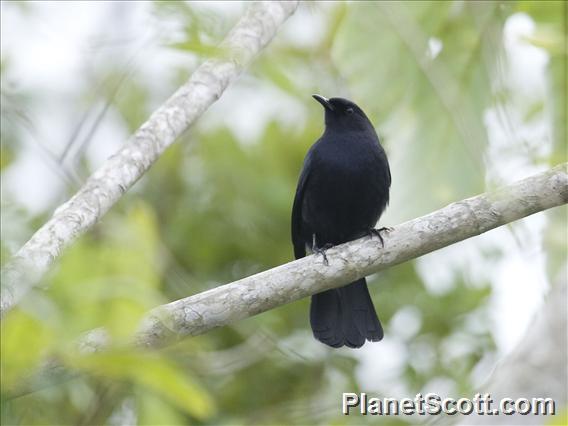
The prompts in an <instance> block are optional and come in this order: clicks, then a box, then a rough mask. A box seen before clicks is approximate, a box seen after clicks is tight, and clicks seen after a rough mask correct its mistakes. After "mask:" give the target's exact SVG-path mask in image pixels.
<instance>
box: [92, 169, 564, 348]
mask: <svg viewBox="0 0 568 426" xmlns="http://www.w3.org/2000/svg"><path fill="white" fill-rule="evenodd" d="M567 168H568V163H564V164H561V165H559V166H556V167H554V168H553V169H551V170H548V171H546V172H542V173H539V174H536V175H534V176H531V177H529V178H526V179H523V180H520V181H518V182H516V183H513V184H511V185H509V186H505V187H503V188H501V189H498V190H496V191H492V192H488V193H485V194H481V195H478V196H476V197H472V198H468V199H466V200H462V201H458V202H455V203H453V204H450V205H449V206H447V207H444V208H442V209H440V210H438V211H435V212H433V213H430V214H428V215H426V216H423V217H419V218H417V219H414V220H411V221H408V222H405V223H403V224H401V225H399V226H397V227H395V229H394V230H393V231H392V232H391V233H389V234H388V235H385V237H384V240H385V241H384V244H385V246H384V248H383V247H381V245H380V243H379V242H378V239H376V238H371V239H370V238H368V237H367V238H362V239H359V240H356V241H353V242H350V243H347V244H342V245H340V246H337V247H335V248H332V249H330V250H329V251H328V252H327V257H328V259H329V265H324V263H323V261H322V258H321V256H318V255H316V256H308V257H305V258H303V259H300V260H296V261H294V262H290V263H286V264H284V265H281V266H278V267H276V268H273V269H270V270H268V271H264V272H261V273H258V274H256V275H252V276H250V277H247V278H243V279H241V280H239V281H235V282H233V283H230V284H226V285H223V286H220V287H217V288H214V289H211V290H208V291H205V292H203V293H199V294H196V295H194V296H190V297H187V298H184V299H180V300H177V301H175V302H172V303H169V304H167V305H163V306H161V307H158V308H156V309H154V310H152V311H151V312H150V313H149V315H148V316H147V317H146V318H145V320H144V322H143V324H142V326H141V328H140V329H139V331H138V333H137V334H136V336H135V338H136V343H137V344H139V345H142V346H148V347H159V346H163V345H165V344H167V343H169V342H171V341H173V340H176V339H179V338H181V337H184V336H195V335H198V334H202V333H205V332H207V331H208V330H211V329H212V328H215V327H220V326H223V325H227V324H231V323H233V322H235V321H238V320H240V319H243V318H247V317H251V316H253V315H256V314H259V313H261V312H265V311H268V310H270V309H274V308H276V307H278V306H282V305H284V304H286V303H290V302H293V301H295V300H298V299H301V298H303V297H307V296H310V295H312V294H315V293H319V292H321V291H323V290H327V289H330V288H333V287H339V286H342V285H344V284H346V283H348V282H351V281H354V280H356V279H358V278H361V277H364V276H367V275H370V274H373V273H376V272H378V271H381V270H384V269H387V268H389V267H391V266H393V265H397V264H399V263H402V262H405V261H407V260H410V259H414V258H416V257H419V256H422V255H424V254H426V253H430V252H432V251H434V250H438V249H440V248H443V247H446V246H449V245H451V244H454V243H457V242H459V241H462V240H465V239H467V238H471V237H474V236H476V235H479V234H482V233H484V232H487V231H489V230H491V229H494V228H496V227H499V226H502V225H505V224H507V223H510V222H512V221H515V220H517V219H521V218H523V217H525V216H529V215H531V214H534V213H537V212H540V211H543V210H546V209H549V208H552V207H556V206H560V205H563V204H566V203H567V202H568V173H567V172H568V170H567ZM105 342H106V335H105V333H104V330H102V329H99V330H96V331H94V332H91V333H90V334H88V335H87V336H86V338H85V339H84V340H83V342H82V343H83V344H84V345H86V346H87V347H91V348H92V349H95V350H96V349H98V348H100V347H101V346H104V343H105Z"/></svg>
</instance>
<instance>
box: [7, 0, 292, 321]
mask: <svg viewBox="0 0 568 426" xmlns="http://www.w3.org/2000/svg"><path fill="white" fill-rule="evenodd" d="M297 6H298V2H297V1H275V2H255V3H253V4H252V5H251V7H249V9H248V10H247V11H246V13H245V14H244V15H243V16H242V18H241V19H240V20H239V22H238V23H237V24H236V25H235V27H234V28H233V29H232V30H231V32H230V33H229V34H228V35H227V37H226V38H225V40H224V41H223V42H222V43H221V46H220V47H221V49H220V51H221V52H222V55H221V56H219V57H217V58H214V59H210V60H208V61H206V62H204V63H203V64H202V65H201V66H200V67H199V68H198V69H197V70H196V71H195V72H194V73H193V75H192V76H191V77H190V79H189V80H188V81H187V82H186V83H185V84H184V85H183V86H181V87H180V88H179V89H178V90H177V91H176V92H175V93H174V94H173V95H172V96H171V97H170V98H169V99H168V100H167V101H166V102H165V103H164V104H163V105H162V106H161V107H160V108H158V109H157V110H156V111H155V112H154V113H153V114H152V116H151V117H150V118H149V119H148V121H146V122H145V123H144V124H143V125H142V126H141V127H140V128H139V129H138V130H137V131H136V132H135V133H134V134H133V135H132V136H131V137H130V139H129V140H128V141H127V142H126V143H125V144H124V145H123V146H122V148H121V149H119V150H118V152H116V153H115V154H114V155H113V156H111V157H110V158H109V159H108V160H107V161H106V162H105V163H104V164H103V165H102V166H101V168H99V170H97V171H96V172H95V173H94V174H93V175H92V176H91V177H90V178H89V179H88V180H87V182H86V183H85V185H84V186H83V187H82V188H81V189H80V190H79V191H78V192H77V193H76V194H75V195H74V196H73V197H72V198H71V199H70V200H69V201H67V202H66V203H65V204H63V205H61V206H60V207H59V208H58V209H57V210H55V213H54V214H53V217H52V218H51V219H50V220H49V221H48V222H47V223H46V224H45V225H43V226H42V227H41V228H40V229H39V230H38V231H37V232H36V233H35V234H34V235H33V236H32V238H31V239H30V240H29V241H28V242H27V243H26V244H25V245H24V246H23V247H22V248H21V249H20V250H19V251H18V252H17V253H16V254H15V255H14V257H13V259H11V261H10V262H9V263H8V264H7V265H6V267H5V268H4V269H3V270H2V288H1V296H0V298H1V303H0V313H1V314H2V315H3V314H4V313H5V312H7V311H8V310H9V309H11V308H12V307H13V306H14V305H15V304H17V303H18V301H19V300H20V299H21V298H22V297H23V296H24V295H25V293H26V292H27V291H28V289H29V288H30V287H31V286H33V285H34V284H35V283H37V282H38V281H39V280H40V279H41V277H42V275H43V274H44V273H45V272H46V271H47V270H48V268H49V267H50V265H51V264H52V263H53V262H54V260H55V259H56V258H57V257H58V256H59V254H60V253H61V251H62V250H63V249H64V248H65V247H67V246H69V245H70V244H71V243H72V242H73V241H74V240H75V239H77V237H79V236H80V235H81V234H83V233H84V232H85V231H87V230H88V229H89V228H90V227H92V226H93V225H94V224H95V223H96V222H97V221H98V220H99V219H100V218H101V217H102V216H103V215H104V214H105V213H106V212H107V211H108V210H109V209H110V208H111V207H112V206H113V205H114V203H116V202H117V201H118V200H119V199H120V198H121V197H122V195H123V194H124V192H125V191H127V190H128V189H129V188H130V187H131V186H132V185H134V183H135V182H136V181H137V180H138V179H140V177H141V176H142V175H143V174H144V173H145V172H146V171H147V170H148V169H149V168H150V166H151V165H152V164H153V163H154V162H155V161H156V160H157V159H158V158H159V157H160V155H161V154H162V153H163V152H164V151H165V149H166V148H167V147H168V146H169V145H171V144H172V143H173V142H174V141H175V139H176V138H177V137H178V136H180V135H181V134H182V133H183V132H184V131H185V130H187V128H188V127H189V126H191V125H192V124H193V123H194V122H195V120H196V119H197V118H199V117H200V116H201V114H203V112H204V111H205V110H206V109H207V108H208V107H209V106H210V105H211V104H212V103H213V102H215V101H216V100H217V99H219V97H220V96H221V94H222V93H223V91H224V90H225V89H226V88H227V86H228V85H229V84H230V83H231V82H232V81H233V80H234V79H235V78H236V77H238V75H239V74H240V73H241V72H242V70H243V69H244V68H245V67H246V66H247V65H248V64H249V63H250V62H251V61H252V60H253V59H254V57H255V56H256V55H257V54H258V53H259V52H260V51H262V49H263V48H264V47H265V46H266V45H267V44H268V43H269V42H270V40H271V39H272V38H273V37H274V35H275V34H276V32H277V30H278V28H279V27H280V26H281V25H282V24H283V23H284V21H285V20H286V19H287V18H288V17H289V16H290V15H292V14H293V13H294V11H295V10H296V8H297Z"/></svg>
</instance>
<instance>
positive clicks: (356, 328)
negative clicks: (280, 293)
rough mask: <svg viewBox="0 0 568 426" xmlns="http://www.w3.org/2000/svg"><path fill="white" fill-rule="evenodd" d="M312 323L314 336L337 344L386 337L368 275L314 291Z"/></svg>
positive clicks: (360, 343) (358, 344)
mask: <svg viewBox="0 0 568 426" xmlns="http://www.w3.org/2000/svg"><path fill="white" fill-rule="evenodd" d="M310 323H311V326H312V331H313V333H314V337H315V338H316V339H318V340H319V341H320V342H322V343H325V344H326V345H328V346H332V347H334V348H339V347H341V346H343V345H345V346H348V347H350V348H360V347H361V346H363V344H364V343H365V340H369V341H372V342H378V341H379V340H381V339H382V338H383V327H382V326H381V322H380V321H379V317H378V316H377V313H376V312H375V307H374V306H373V301H372V300H371V296H370V295H369V290H368V288H367V282H366V281H365V278H361V279H360V280H357V281H355V282H352V283H351V284H348V285H346V286H345V287H341V288H339V289H332V290H327V291H324V292H321V293H318V294H315V295H313V296H312V303H311V306H310Z"/></svg>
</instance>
